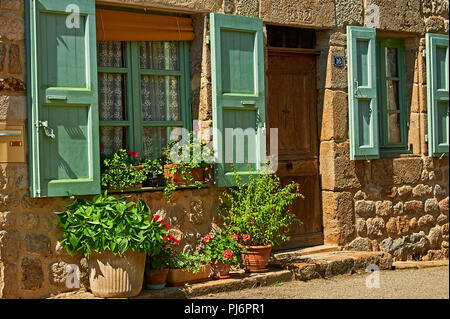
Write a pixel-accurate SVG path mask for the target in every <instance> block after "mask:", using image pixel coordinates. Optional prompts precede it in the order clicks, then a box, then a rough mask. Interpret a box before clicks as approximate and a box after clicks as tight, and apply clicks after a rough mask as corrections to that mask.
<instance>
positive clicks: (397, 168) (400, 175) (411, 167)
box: [392, 158, 422, 184]
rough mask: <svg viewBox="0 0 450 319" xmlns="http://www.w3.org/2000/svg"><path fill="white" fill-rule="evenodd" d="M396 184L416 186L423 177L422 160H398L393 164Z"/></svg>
mask: <svg viewBox="0 0 450 319" xmlns="http://www.w3.org/2000/svg"><path fill="white" fill-rule="evenodd" d="M392 173H393V175H394V183H395V184H414V183H417V182H419V181H420V177H421V175H422V159H421V158H396V159H394V160H393V163H392Z"/></svg>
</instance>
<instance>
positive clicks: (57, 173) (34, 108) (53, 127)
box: [26, 0, 100, 197]
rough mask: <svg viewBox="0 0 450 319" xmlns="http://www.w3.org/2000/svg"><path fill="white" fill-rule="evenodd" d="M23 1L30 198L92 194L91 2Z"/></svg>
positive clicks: (95, 157) (96, 174) (95, 171)
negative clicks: (27, 97) (25, 15)
mask: <svg viewBox="0 0 450 319" xmlns="http://www.w3.org/2000/svg"><path fill="white" fill-rule="evenodd" d="M26 3H27V34H28V43H27V46H28V50H27V52H28V59H29V60H28V61H29V62H30V63H28V65H29V69H28V83H29V90H28V94H29V141H30V143H29V144H30V149H29V156H30V191H31V197H50V196H68V195H87V194H98V193H100V163H99V138H98V96H97V58H96V35H95V1H94V0H31V1H26ZM74 5H76V6H77V7H76V8H77V9H79V13H80V14H79V27H77V25H76V17H75V18H74V17H73V15H72V14H73V12H66V10H68V11H69V10H70V8H74ZM68 8H69V9H68ZM72 10H73V9H72ZM77 11H78V10H77ZM67 20H68V21H69V23H68V24H67V23H66V22H67ZM68 26H69V27H68Z"/></svg>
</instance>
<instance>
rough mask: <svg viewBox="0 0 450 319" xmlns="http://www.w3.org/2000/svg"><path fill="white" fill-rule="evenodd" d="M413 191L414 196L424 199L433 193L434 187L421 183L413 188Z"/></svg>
mask: <svg viewBox="0 0 450 319" xmlns="http://www.w3.org/2000/svg"><path fill="white" fill-rule="evenodd" d="M412 193H413V197H414V198H417V199H422V198H424V197H427V196H431V195H432V194H433V187H431V186H429V185H423V184H419V185H417V186H416V187H414V188H413V190H412Z"/></svg>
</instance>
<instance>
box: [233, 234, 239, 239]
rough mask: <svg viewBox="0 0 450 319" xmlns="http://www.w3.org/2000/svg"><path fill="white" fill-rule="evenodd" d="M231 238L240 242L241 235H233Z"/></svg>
mask: <svg viewBox="0 0 450 319" xmlns="http://www.w3.org/2000/svg"><path fill="white" fill-rule="evenodd" d="M231 238H233V239H234V240H239V234H233V235H231Z"/></svg>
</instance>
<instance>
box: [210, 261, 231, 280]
mask: <svg viewBox="0 0 450 319" xmlns="http://www.w3.org/2000/svg"><path fill="white" fill-rule="evenodd" d="M230 269H231V264H228V263H223V262H221V261H220V260H218V259H214V260H213V261H212V262H211V271H212V277H213V278H214V279H227V278H230V277H231V276H230Z"/></svg>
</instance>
